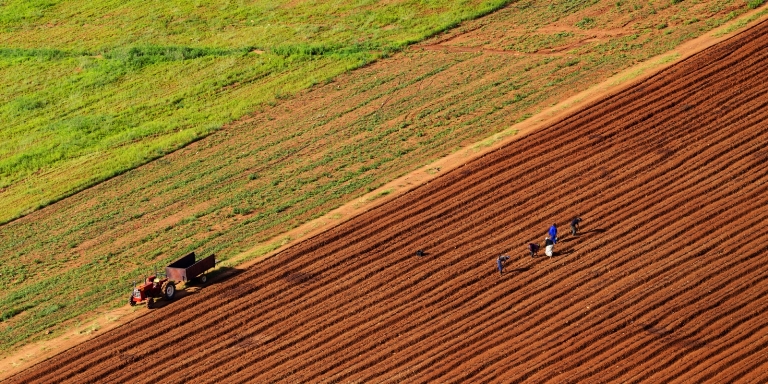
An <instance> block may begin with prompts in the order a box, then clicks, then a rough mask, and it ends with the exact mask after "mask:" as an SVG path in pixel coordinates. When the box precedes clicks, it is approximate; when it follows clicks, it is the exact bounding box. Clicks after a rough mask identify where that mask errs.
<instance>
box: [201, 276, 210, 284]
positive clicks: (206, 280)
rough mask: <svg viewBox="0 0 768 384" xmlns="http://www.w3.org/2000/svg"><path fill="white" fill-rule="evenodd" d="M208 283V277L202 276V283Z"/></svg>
mask: <svg viewBox="0 0 768 384" xmlns="http://www.w3.org/2000/svg"><path fill="white" fill-rule="evenodd" d="M207 282H208V276H207V275H205V274H202V275H200V283H201V284H205V283H207Z"/></svg>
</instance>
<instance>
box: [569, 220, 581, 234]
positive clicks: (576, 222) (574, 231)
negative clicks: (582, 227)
mask: <svg viewBox="0 0 768 384" xmlns="http://www.w3.org/2000/svg"><path fill="white" fill-rule="evenodd" d="M579 224H581V217H578V216H576V217H574V218H573V220H571V235H573V236H576V235H577V234H578V233H579Z"/></svg>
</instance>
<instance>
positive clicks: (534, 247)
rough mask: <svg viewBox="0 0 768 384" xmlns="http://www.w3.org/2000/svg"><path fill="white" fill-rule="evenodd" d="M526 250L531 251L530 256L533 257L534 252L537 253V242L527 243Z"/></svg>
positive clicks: (534, 255)
mask: <svg viewBox="0 0 768 384" xmlns="http://www.w3.org/2000/svg"><path fill="white" fill-rule="evenodd" d="M528 250H529V251H530V252H531V258H535V257H536V254H537V253H539V244H536V243H529V244H528Z"/></svg>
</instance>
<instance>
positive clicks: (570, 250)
mask: <svg viewBox="0 0 768 384" xmlns="http://www.w3.org/2000/svg"><path fill="white" fill-rule="evenodd" d="M573 252H575V251H574V249H573V248H568V249H563V250H562V251H555V252H553V253H552V256H551V257H550V256H547V255H544V257H543V259H550V258H555V257H560V256H565V255H570V254H571V253H573Z"/></svg>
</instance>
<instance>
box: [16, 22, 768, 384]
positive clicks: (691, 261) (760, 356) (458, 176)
mask: <svg viewBox="0 0 768 384" xmlns="http://www.w3.org/2000/svg"><path fill="white" fill-rule="evenodd" d="M766 83H768V23H765V22H764V23H762V24H760V25H758V26H757V27H754V28H751V29H750V30H748V31H746V32H745V33H742V34H740V35H739V36H737V37H736V38H733V39H730V40H728V41H726V42H725V43H723V44H720V45H718V46H715V47H713V48H710V49H708V50H706V51H704V52H703V53H701V54H698V55H696V56H694V57H692V58H690V59H688V60H686V61H685V62H683V63H682V64H680V65H676V66H674V67H672V68H670V69H668V70H665V71H663V72H662V73H660V74H659V75H657V76H654V77H652V78H651V79H650V80H648V81H645V82H643V83H641V84H639V85H637V86H634V87H631V88H629V89H627V90H626V91H624V92H622V93H620V94H618V95H615V96H612V97H609V98H608V99H606V100H604V101H603V102H601V103H599V104H596V105H594V106H592V107H590V108H587V109H585V110H583V111H580V112H578V113H576V114H574V115H572V116H571V117H569V118H567V119H565V120H564V121H562V122H560V123H558V124H555V125H554V126H551V127H548V128H546V129H544V130H542V131H539V132H537V133H536V134H533V135H529V136H526V137H522V138H521V139H520V140H518V141H516V142H514V143H513V144H511V145H509V146H508V147H505V148H504V149H502V150H500V151H497V152H495V153H492V154H491V155H488V156H486V157H484V158H482V159H480V160H479V161H475V162H472V163H469V164H467V165H466V166H464V167H462V168H460V169H458V170H456V171H453V172H451V173H449V174H447V175H446V176H444V177H442V178H439V179H437V181H435V182H432V183H430V184H427V185H425V186H423V187H421V188H418V189H416V190H415V191H413V192H411V193H408V194H406V195H405V196H403V197H401V198H399V199H396V200H394V201H393V202H390V203H388V204H386V205H384V206H382V207H380V208H379V209H375V210H373V211H371V212H368V213H366V214H364V215H362V216H361V217H359V218H358V219H356V220H353V221H351V222H348V223H346V224H343V225H341V226H339V227H337V228H335V229H334V230H331V231H329V232H327V233H325V234H323V235H320V236H318V237H315V238H313V239H311V240H309V241H306V242H303V243H301V244H299V245H297V246H295V247H293V248H291V249H289V250H288V251H286V252H284V253H282V254H281V255H278V256H277V257H274V258H271V259H269V260H266V261H264V262H263V263H260V264H258V265H256V266H254V267H253V268H250V269H249V270H247V271H245V272H243V273H242V274H240V275H239V276H237V277H235V278H233V279H230V280H228V281H226V282H224V283H221V284H217V285H213V286H210V287H208V288H206V289H204V290H203V291H202V293H201V294H198V295H194V296H191V297H189V298H185V299H183V300H179V301H178V302H175V303H173V304H171V305H168V306H165V307H164V308H162V309H158V310H155V311H154V313H153V314H152V315H149V316H144V317H142V318H140V319H137V320H136V321H133V322H131V323H129V324H127V325H125V326H123V327H120V328H118V329H116V330H114V331H112V332H109V333H106V334H104V335H102V336H100V337H97V338H95V339H94V340H93V341H91V342H90V343H88V344H86V345H81V346H78V347H76V348H73V349H71V350H69V351H67V352H65V353H63V354H61V355H58V356H56V357H54V358H52V359H50V360H48V361H46V362H44V363H41V364H39V365H37V366H35V367H33V368H32V369H30V370H27V371H25V372H22V373H21V374H20V375H17V376H14V377H12V378H11V379H10V380H9V381H10V382H34V381H43V382H64V381H68V382H150V383H151V382H247V381H251V382H269V381H288V382H317V381H332V382H335V381H339V382H350V381H356V382H382V381H393V382H491V381H493V382H497V381H503V382H517V381H529V382H537V383H540V382H553V383H559V382H596V381H617V382H625V381H626V382H640V381H642V382H654V383H655V382H675V381H680V382H697V381H711V382H765V381H767V380H768V353H766V350H767V349H768V348H767V347H768V318H767V317H766V316H764V315H763V312H765V310H766V307H768V300H766V296H768V284H767V283H766V276H768V268H767V266H768V259H766V258H765V255H766V251H768V246H766V245H765V244H766V240H768V230H766V227H765V223H766V222H768V191H766V189H768V184H767V183H766V182H767V181H768V145H766V142H767V140H768V124H766V122H767V119H768V108H766V106H767V104H768V95H766V93H768V87H765V86H764V85H763V84H766ZM577 214H578V215H581V216H582V217H583V218H584V219H585V223H584V227H583V230H584V233H583V234H582V235H581V236H579V237H575V238H574V237H571V236H570V235H568V234H566V232H567V231H568V226H567V221H568V220H569V219H570V218H572V217H573V216H575V215H577ZM553 221H556V222H557V223H558V225H559V226H560V231H561V234H562V237H561V243H560V244H559V249H558V251H559V252H560V254H559V255H557V256H556V257H554V258H552V259H548V258H546V257H539V258H536V259H531V258H530V257H528V256H527V254H526V250H525V245H526V244H527V243H528V242H531V241H536V242H539V243H541V242H542V240H543V237H544V232H545V231H546V229H547V228H548V226H549V225H550V224H551V223H552V222H553ZM417 249H424V250H426V251H427V252H428V253H427V255H426V256H424V257H417V256H415V255H414V252H415V251H416V250H417ZM501 253H510V254H511V255H512V260H510V262H509V263H508V264H507V266H506V271H505V275H504V276H502V277H500V276H499V274H498V272H496V271H495V258H496V257H497V256H498V255H500V254H501Z"/></svg>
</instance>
